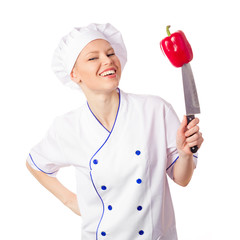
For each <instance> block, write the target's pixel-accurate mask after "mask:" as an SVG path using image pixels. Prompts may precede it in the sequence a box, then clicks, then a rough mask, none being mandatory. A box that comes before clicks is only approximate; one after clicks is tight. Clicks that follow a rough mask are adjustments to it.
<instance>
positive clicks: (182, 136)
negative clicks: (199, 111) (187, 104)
mask: <svg viewBox="0 0 240 240" xmlns="http://www.w3.org/2000/svg"><path fill="white" fill-rule="evenodd" d="M198 123H199V119H198V118H195V119H193V120H192V121H191V122H190V123H189V124H188V125H187V117H186V116H184V118H183V121H182V123H181V125H180V127H179V129H178V131H177V149H178V153H179V155H181V156H186V155H188V156H189V155H192V152H191V150H190V147H194V146H196V145H197V146H198V148H200V147H201V145H202V143H203V140H204V139H203V137H202V133H201V132H199V126H198V125H197V124H198Z"/></svg>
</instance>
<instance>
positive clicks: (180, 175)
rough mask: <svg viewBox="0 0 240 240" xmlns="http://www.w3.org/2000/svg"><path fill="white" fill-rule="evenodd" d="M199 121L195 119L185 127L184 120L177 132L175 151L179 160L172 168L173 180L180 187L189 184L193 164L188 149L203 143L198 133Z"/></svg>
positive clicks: (191, 155) (185, 121)
mask: <svg viewBox="0 0 240 240" xmlns="http://www.w3.org/2000/svg"><path fill="white" fill-rule="evenodd" d="M198 123H199V119H198V118H195V119H194V120H193V121H191V122H190V123H189V124H188V125H187V118H186V116H184V119H183V121H182V123H181V125H180V127H179V129H178V132H177V149H178V153H179V159H178V160H177V161H176V163H175V165H174V168H173V180H174V182H176V183H177V184H179V185H181V186H187V185H188V183H189V182H190V180H191V178H192V175H193V171H194V168H195V164H194V161H193V154H192V152H191V151H190V147H193V146H195V145H197V146H198V148H200V147H201V144H202V142H203V138H202V134H201V133H200V132H199V127H198V125H197V124H198Z"/></svg>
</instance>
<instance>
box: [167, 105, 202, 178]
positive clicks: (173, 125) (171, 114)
mask: <svg viewBox="0 0 240 240" xmlns="http://www.w3.org/2000/svg"><path fill="white" fill-rule="evenodd" d="M165 126H166V141H167V168H166V172H167V174H168V176H169V177H170V178H171V179H173V166H174V164H175V162H176V161H177V160H178V158H179V155H178V151H177V146H176V136H177V130H178V128H179V126H180V121H179V119H178V116H177V114H176V112H175V111H174V109H173V108H172V106H170V108H169V110H168V112H167V114H166V116H165ZM197 158H198V153H195V154H194V155H193V161H194V163H195V166H197Z"/></svg>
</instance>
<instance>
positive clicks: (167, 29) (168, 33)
mask: <svg viewBox="0 0 240 240" xmlns="http://www.w3.org/2000/svg"><path fill="white" fill-rule="evenodd" d="M170 27H171V26H170V25H168V26H167V27H166V31H167V35H168V36H170V35H171V33H170V31H169V28H170Z"/></svg>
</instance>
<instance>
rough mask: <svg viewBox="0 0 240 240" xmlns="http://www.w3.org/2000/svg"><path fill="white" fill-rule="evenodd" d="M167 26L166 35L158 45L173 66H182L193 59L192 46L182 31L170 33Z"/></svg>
mask: <svg viewBox="0 0 240 240" xmlns="http://www.w3.org/2000/svg"><path fill="white" fill-rule="evenodd" d="M169 28H170V26H167V27H166V30H167V34H168V37H166V38H164V39H163V40H162V41H161V42H160V47H161V49H162V51H163V52H164V53H165V55H166V56H167V57H168V59H169V61H170V62H171V63H172V65H173V66H175V67H182V65H184V64H185V63H188V62H190V61H191V60H192V59H193V52H192V48H191V45H190V44H189V42H188V41H187V38H186V36H185V34H184V33H183V32H182V31H177V32H175V33H172V34H171V33H170V31H169Z"/></svg>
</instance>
